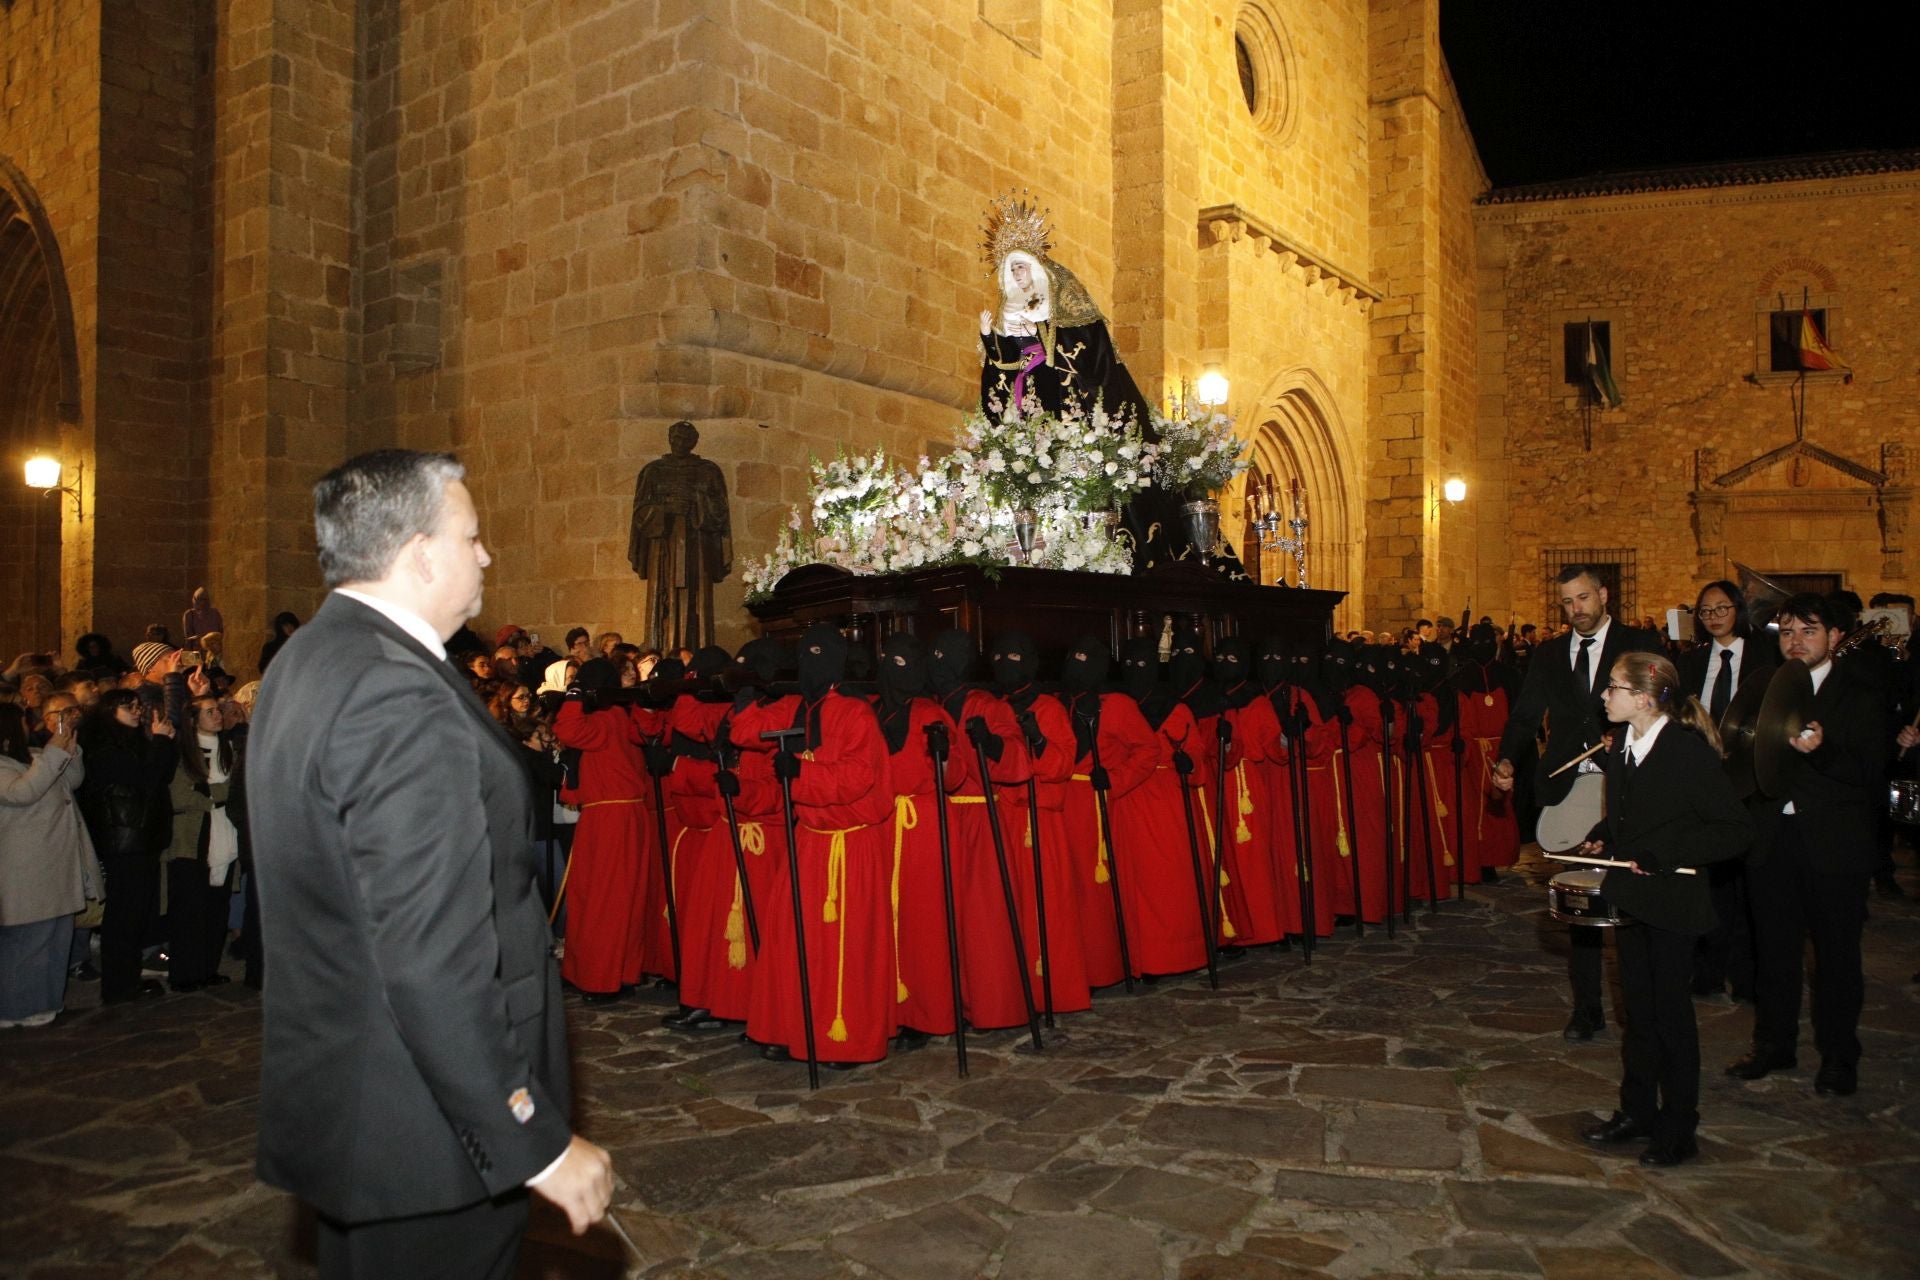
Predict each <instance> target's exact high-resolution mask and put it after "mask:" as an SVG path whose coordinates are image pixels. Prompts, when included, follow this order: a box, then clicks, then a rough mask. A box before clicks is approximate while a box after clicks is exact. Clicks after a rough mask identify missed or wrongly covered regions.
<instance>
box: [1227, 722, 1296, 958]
mask: <svg viewBox="0 0 1920 1280" xmlns="http://www.w3.org/2000/svg"><path fill="white" fill-rule="evenodd" d="M1242 688H1243V687H1242V686H1236V687H1235V688H1234V689H1230V690H1228V691H1227V696H1228V697H1229V698H1230V699H1231V698H1233V697H1234V696H1235V695H1236V694H1237V693H1239V692H1241V691H1242ZM1222 714H1223V715H1225V716H1226V719H1227V723H1228V724H1230V725H1232V726H1233V737H1232V739H1231V740H1230V741H1229V742H1228V744H1227V760H1226V768H1227V826H1226V830H1227V852H1226V867H1225V869H1224V873H1223V874H1222V876H1221V881H1222V883H1221V890H1222V892H1223V893H1224V894H1225V897H1226V901H1227V904H1228V912H1229V914H1230V916H1231V918H1232V920H1233V922H1234V929H1235V931H1236V934H1237V936H1236V937H1235V939H1234V941H1235V942H1237V943H1238V944H1239V945H1241V946H1243V947H1250V946H1262V945H1265V944H1268V943H1274V942H1278V941H1280V939H1281V938H1282V937H1283V936H1285V935H1286V934H1288V933H1298V932H1300V902H1299V892H1298V889H1297V887H1296V876H1295V873H1294V864H1293V846H1294V841H1293V831H1292V823H1293V799H1292V796H1291V795H1290V794H1289V793H1288V792H1287V789H1286V786H1287V779H1286V775H1285V774H1284V773H1282V772H1281V771H1280V769H1279V768H1278V767H1277V766H1276V765H1275V764H1274V762H1273V754H1274V752H1275V751H1276V750H1277V749H1278V740H1279V737H1280V721H1279V718H1278V717H1276V716H1275V715H1274V714H1273V704H1271V703H1269V702H1268V701H1267V700H1266V699H1265V698H1264V697H1261V696H1259V695H1258V694H1255V695H1254V696H1253V697H1252V698H1250V699H1249V700H1248V701H1247V703H1246V705H1244V706H1240V707H1233V706H1229V707H1228V708H1227V710H1226V711H1224V712H1223V713H1222ZM1215 794H1216V796H1217V794H1218V793H1217V792H1216V793H1215ZM1275 817H1279V818H1280V819H1281V822H1280V824H1279V825H1276V824H1275V823H1274V821H1273V819H1274V818H1275ZM1283 834H1284V837H1285V838H1284V840H1281V839H1279V837H1280V836H1282V835H1283ZM1283 860H1284V862H1283ZM1282 865H1284V866H1285V868H1286V877H1285V880H1284V881H1283V880H1282V878H1281V875H1280V868H1281V866H1282ZM1283 883H1284V885H1285V889H1286V891H1285V895H1284V896H1285V898H1286V901H1287V905H1286V906H1283V905H1282V896H1283V895H1282V885H1283Z"/></svg>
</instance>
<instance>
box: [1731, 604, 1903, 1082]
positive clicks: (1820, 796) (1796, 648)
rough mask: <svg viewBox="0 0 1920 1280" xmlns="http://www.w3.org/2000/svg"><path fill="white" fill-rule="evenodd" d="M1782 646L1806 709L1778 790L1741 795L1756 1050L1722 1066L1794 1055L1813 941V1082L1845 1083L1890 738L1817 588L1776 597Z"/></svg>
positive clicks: (1852, 1067)
mask: <svg viewBox="0 0 1920 1280" xmlns="http://www.w3.org/2000/svg"><path fill="white" fill-rule="evenodd" d="M1777 621H1778V623H1779V626H1780V655H1781V657H1782V658H1785V659H1786V660H1788V661H1792V660H1794V659H1796V658H1797V659H1799V660H1800V661H1801V662H1804V663H1806V664H1807V666H1808V668H1809V669H1810V670H1811V672H1812V675H1813V691H1814V692H1813V715H1812V717H1811V719H1810V720H1809V721H1808V723H1807V726H1806V728H1805V729H1803V730H1801V732H1800V733H1799V734H1798V735H1797V736H1795V737H1794V738H1792V739H1790V740H1789V745H1790V746H1792V748H1793V749H1794V750H1795V751H1797V752H1799V753H1800V754H1801V756H1802V760H1801V761H1800V768H1799V769H1798V770H1796V771H1795V772H1794V773H1793V774H1792V775H1791V778H1790V780H1789V782H1788V785H1787V787H1786V794H1785V795H1783V796H1776V797H1772V798H1769V797H1766V796H1764V795H1756V796H1755V797H1754V798H1753V800H1752V801H1750V802H1749V803H1750V804H1751V805H1752V808H1753V815H1754V821H1755V824H1756V826H1757V827H1758V830H1759V835H1758V838H1757V840H1756V842H1755V849H1754V857H1753V860H1752V866H1751V868H1750V870H1749V883H1750V888H1751V890H1752V896H1753V938H1754V952H1755V956H1756V959H1757V972H1756V977H1755V982H1754V1003H1755V1016H1754V1023H1753V1050H1752V1052H1750V1053H1749V1054H1747V1056H1746V1057H1744V1058H1742V1059H1740V1060H1739V1061H1738V1062H1736V1063H1734V1064H1733V1065H1732V1066H1730V1067H1728V1068H1727V1074H1728V1075H1731V1076H1734V1077H1736V1078H1737V1079H1741V1080H1758V1079H1759V1078H1760V1077H1762V1076H1764V1075H1766V1074H1767V1073H1768V1072H1770V1071H1779V1070H1783V1069H1785V1068H1788V1067H1792V1066H1795V1065H1797V1061H1798V1059H1797V1051H1798V1041H1799V1038H1800V981H1801V965H1802V951H1803V948H1804V946H1805V943H1806V940H1807V939H1808V938H1811V939H1812V941H1813V962H1814V972H1813V1037H1814V1045H1815V1047H1816V1048H1817V1049H1818V1050H1819V1051H1820V1070H1819V1073H1818V1074H1817V1075H1815V1076H1814V1080H1813V1088H1814V1092H1815V1093H1818V1094H1821V1095H1822V1096H1833V1095H1838V1096H1841V1097H1845V1096H1848V1095H1850V1094H1852V1093H1853V1091H1854V1089H1855V1088H1856V1085H1857V1077H1858V1071H1859V1062H1860V1037H1859V1024H1860V1005H1861V1002H1862V1000H1863V997H1864V985H1865V984H1864V980H1863V978H1862V975H1861V969H1860V928H1861V925H1862V923H1864V921H1865V920H1866V914H1867V882H1868V880H1869V879H1870V878H1871V877H1872V875H1873V869H1874V867H1875V866H1876V865H1878V863H1879V860H1880V850H1879V847H1878V843H1877V840H1876V837H1875V806H1876V801H1878V800H1879V799H1880V797H1881V796H1884V794H1885V793H1884V792H1883V791H1880V790H1878V788H1879V787H1880V786H1881V783H1882V780H1883V779H1884V778H1885V777H1886V776H1887V761H1888V757H1889V755H1890V754H1891V751H1892V748H1893V743H1894V730H1893V725H1892V724H1891V723H1890V722H1889V721H1888V718H1887V700H1886V698H1885V697H1884V696H1883V694H1882V693H1881V691H1880V689H1879V688H1878V687H1877V686H1876V685H1875V684H1874V683H1873V682H1872V681H1871V680H1870V679H1867V678H1866V677H1864V676H1863V675H1862V674H1861V673H1860V672H1859V671H1858V670H1856V669H1855V668H1854V667H1853V666H1852V665H1851V664H1852V659H1851V658H1841V659H1838V660H1836V659H1835V658H1834V657H1833V648H1834V646H1835V645H1837V644H1839V643H1840V640H1841V638H1842V636H1843V634H1844V633H1843V631H1842V630H1841V628H1840V626H1839V620H1838V617H1837V615H1836V613H1835V611H1834V607H1833V605H1832V604H1831V602H1829V601H1828V600H1827V599H1825V598H1823V597H1821V596H1816V595H1797V596H1794V597H1793V598H1791V599H1789V600H1788V601H1787V602H1786V603H1785V604H1783V605H1781V606H1780V612H1779V614H1778V615H1777Z"/></svg>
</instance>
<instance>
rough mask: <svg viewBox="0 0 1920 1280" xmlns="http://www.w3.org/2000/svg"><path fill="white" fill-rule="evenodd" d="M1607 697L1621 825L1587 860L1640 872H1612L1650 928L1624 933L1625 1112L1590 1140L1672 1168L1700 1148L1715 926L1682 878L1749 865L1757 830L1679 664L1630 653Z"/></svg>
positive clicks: (1698, 894)
mask: <svg viewBox="0 0 1920 1280" xmlns="http://www.w3.org/2000/svg"><path fill="white" fill-rule="evenodd" d="M1603 697H1604V706H1605V708H1606V713H1607V718H1608V719H1609V720H1612V721H1613V722H1614V723H1616V724H1624V725H1626V726H1627V728H1626V732H1625V733H1624V734H1622V735H1621V738H1622V740H1621V742H1620V745H1619V747H1618V748H1616V749H1614V750H1610V751H1608V752H1607V753H1606V774H1607V816H1606V817H1605V818H1604V819H1603V820H1602V821H1601V822H1600V823H1599V825H1597V826H1595V827H1594V829H1593V831H1592V832H1591V833H1590V834H1589V835H1588V837H1587V842H1586V843H1585V844H1584V845H1582V846H1581V848H1580V852H1581V853H1583V854H1587V855H1590V856H1594V857H1606V858H1612V859H1618V860H1620V861H1622V862H1625V863H1626V864H1627V865H1626V866H1624V867H1616V868H1614V869H1612V870H1610V871H1608V872H1607V878H1606V880H1605V881H1604V882H1603V883H1602V885H1601V892H1602V893H1603V894H1604V895H1605V896H1606V898H1607V900H1608V901H1609V902H1610V903H1612V904H1613V905H1614V906H1616V907H1618V908H1619V909H1620V911H1621V913H1622V914H1623V916H1626V917H1630V918H1631V919H1633V920H1637V921H1639V922H1640V923H1639V926H1637V927H1632V928H1623V929H1618V930H1616V931H1615V934H1616V945H1617V947H1618V949H1619V957H1620V986H1621V990H1622V993H1623V995H1624V996H1625V1003H1626V1022H1627V1032H1626V1037H1625V1043H1624V1045H1623V1047H1622V1052H1621V1056H1622V1058H1623V1059H1624V1060H1625V1068H1626V1070H1625V1078H1624V1079H1622V1080H1621V1082H1620V1109H1619V1110H1618V1111H1615V1112H1614V1113H1613V1118H1612V1119H1610V1120H1607V1121H1605V1122H1603V1123H1601V1124H1597V1125H1593V1126H1591V1127H1590V1128H1588V1129H1586V1130H1585V1131H1584V1135H1583V1136H1584V1137H1585V1138H1586V1139H1587V1141H1589V1142H1592V1143H1596V1144H1599V1145H1611V1144H1614V1143H1625V1142H1632V1141H1636V1140H1640V1139H1645V1140H1646V1142H1647V1147H1646V1150H1645V1151H1644V1152H1643V1153H1642V1154H1641V1156H1640V1163H1641V1164H1643V1165H1646V1166H1647V1167H1649V1168H1665V1167H1668V1166H1671V1165H1676V1164H1679V1163H1680V1162H1681V1161H1683V1160H1685V1159H1687V1158H1689V1157H1691V1156H1693V1155H1696V1154H1698V1151H1699V1148H1698V1146H1697V1144H1696V1142H1695V1140H1694V1130H1695V1128H1696V1127H1697V1126H1698V1124H1699V1119H1700V1116H1699V1102H1700V1034H1699V1028H1698V1027H1697V1026H1696V1024H1695V1022H1694V1017H1693V992H1692V983H1693V947H1694V940H1695V939H1696V938H1698V937H1699V936H1700V935H1701V934H1703V933H1706V932H1707V931H1708V930H1710V929H1711V928H1713V925H1714V911H1713V901H1712V899H1711V897H1710V896H1709V893H1708V887H1707V877H1705V876H1704V875H1681V874H1678V872H1679V870H1680V868H1682V867H1700V866H1705V865H1706V864H1708V863H1713V862H1722V861H1725V860H1727V859H1731V858H1737V857H1739V856H1740V855H1741V854H1742V853H1744V852H1745V851H1746V848H1747V845H1748V843H1749V842H1750V841H1751V840H1752V838H1753V823H1752V820H1751V819H1750V818H1748V816H1747V811H1746V808H1745V806H1743V805H1742V804H1741V803H1740V798H1739V796H1738V795H1737V794H1735V792H1734V789H1733V784H1732V783H1731V782H1729V781H1728V779H1727V776H1726V772H1725V770H1724V769H1723V768H1722V766H1721V754H1722V751H1721V746H1720V738H1719V735H1718V734H1717V733H1716V732H1715V731H1714V725H1713V719H1712V717H1711V716H1709V715H1708V714H1707V711H1706V708H1704V707H1702V706H1701V705H1700V700H1699V699H1698V698H1695V697H1692V696H1691V695H1689V694H1688V693H1687V692H1686V691H1685V690H1684V689H1682V688H1681V685H1680V677H1679V674H1678V673H1677V672H1676V671H1675V670H1674V667H1673V664H1672V663H1671V662H1669V661H1668V660H1667V659H1665V658H1663V657H1660V656H1658V655H1656V654H1651V653H1628V654H1625V655H1623V656H1622V657H1621V658H1620V660H1619V661H1618V662H1616V663H1614V665H1613V670H1612V672H1611V673H1610V674H1609V675H1608V683H1607V686H1606V691H1605V693H1604V695H1603Z"/></svg>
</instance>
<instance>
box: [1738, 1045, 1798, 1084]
mask: <svg viewBox="0 0 1920 1280" xmlns="http://www.w3.org/2000/svg"><path fill="white" fill-rule="evenodd" d="M1799 1065H1800V1060H1799V1059H1798V1058H1797V1057H1795V1056H1794V1054H1793V1052H1792V1051H1791V1050H1789V1051H1788V1052H1786V1053H1775V1052H1772V1051H1770V1050H1767V1049H1762V1048H1760V1047H1759V1046H1757V1045H1756V1046H1755V1047H1754V1048H1753V1049H1752V1050H1751V1051H1750V1052H1749V1053H1748V1054H1747V1056H1746V1057H1744V1058H1742V1059H1740V1061H1738V1062H1735V1063H1733V1064H1731V1065H1730V1066H1728V1067H1727V1074H1728V1075H1730V1076H1732V1077H1733V1078H1734V1079H1735V1080H1758V1079H1760V1078H1761V1077H1762V1076H1764V1075H1766V1074H1767V1073H1768V1072H1770V1071H1791V1070H1793V1069H1794V1068H1795V1067H1797V1066H1799Z"/></svg>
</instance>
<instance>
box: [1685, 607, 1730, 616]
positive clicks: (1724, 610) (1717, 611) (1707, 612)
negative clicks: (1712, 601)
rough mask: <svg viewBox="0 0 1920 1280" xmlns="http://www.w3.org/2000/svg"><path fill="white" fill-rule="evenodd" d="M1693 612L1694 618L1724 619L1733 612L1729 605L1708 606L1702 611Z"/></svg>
mask: <svg viewBox="0 0 1920 1280" xmlns="http://www.w3.org/2000/svg"><path fill="white" fill-rule="evenodd" d="M1693 612H1694V615H1695V616H1696V617H1701V618H1724V617H1726V616H1727V615H1728V614H1730V613H1732V612H1733V606H1732V605H1730V604H1716V605H1709V606H1707V607H1706V608H1704V609H1695V610H1694V611H1693Z"/></svg>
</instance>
